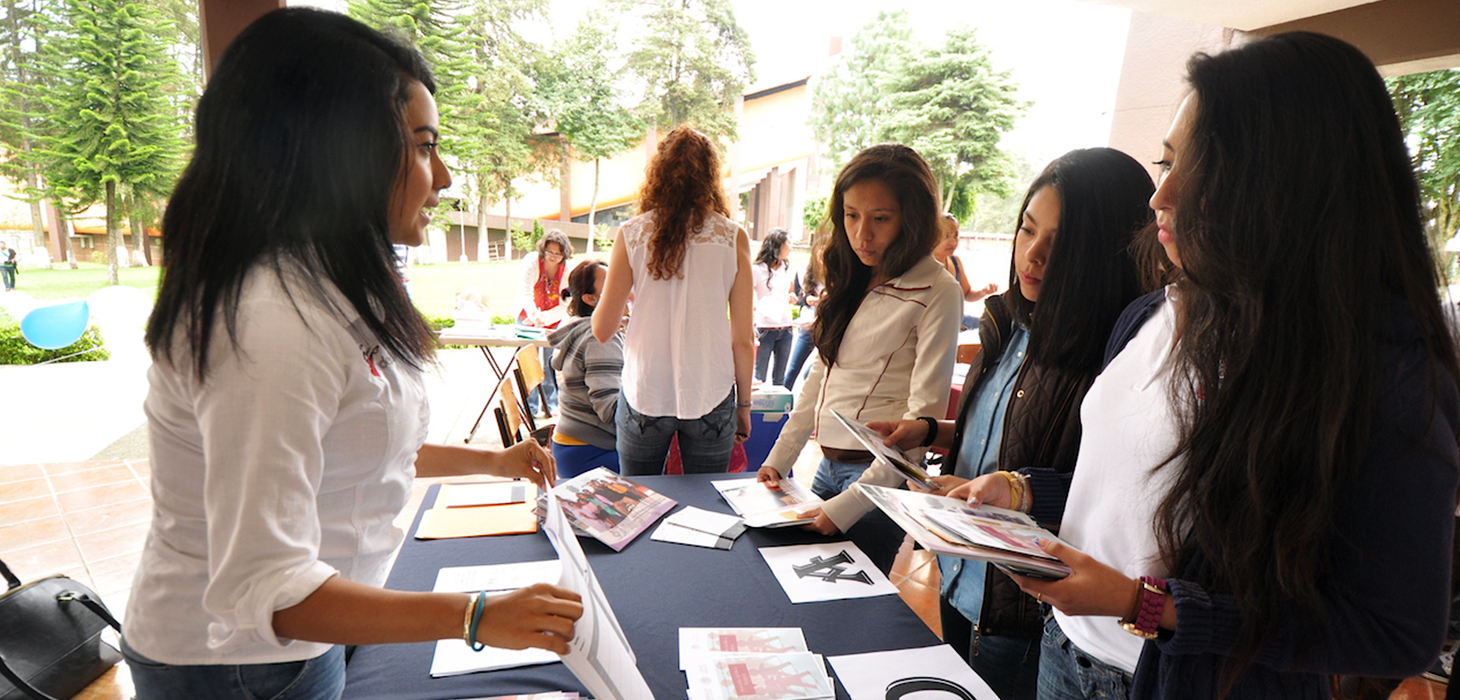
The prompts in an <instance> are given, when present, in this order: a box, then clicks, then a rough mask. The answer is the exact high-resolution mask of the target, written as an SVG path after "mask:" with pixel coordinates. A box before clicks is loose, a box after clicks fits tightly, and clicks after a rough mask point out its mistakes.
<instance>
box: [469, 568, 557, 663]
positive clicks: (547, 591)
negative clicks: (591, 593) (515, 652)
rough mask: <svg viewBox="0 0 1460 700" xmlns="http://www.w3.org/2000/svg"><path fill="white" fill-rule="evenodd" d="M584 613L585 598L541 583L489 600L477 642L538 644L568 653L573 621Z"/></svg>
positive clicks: (504, 646)
mask: <svg viewBox="0 0 1460 700" xmlns="http://www.w3.org/2000/svg"><path fill="white" fill-rule="evenodd" d="M582 616H583V598H582V597H581V596H579V595H578V594H577V593H574V592H573V591H570V590H568V589H566V588H560V587H558V586H553V585H550V584H546V583H537V584H533V585H531V586H528V587H526V588H519V589H517V590H515V591H512V592H511V593H507V594H505V595H499V596H492V597H489V598H487V599H486V602H485V607H484V608H483V612H482V621H481V624H480V625H479V626H478V629H477V641H479V642H481V643H483V644H486V645H487V646H493V647H497V648H499V649H526V648H528V647H536V648H538V649H547V650H548V651H551V652H553V653H555V654H566V653H568V642H569V641H570V640H572V639H573V621H574V620H577V619H578V618H580V617H582Z"/></svg>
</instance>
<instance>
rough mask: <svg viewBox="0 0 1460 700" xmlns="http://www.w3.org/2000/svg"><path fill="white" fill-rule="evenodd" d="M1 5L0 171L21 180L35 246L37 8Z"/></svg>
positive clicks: (14, 1)
mask: <svg viewBox="0 0 1460 700" xmlns="http://www.w3.org/2000/svg"><path fill="white" fill-rule="evenodd" d="M4 9H5V17H4V19H3V20H0V144H3V146H4V151H3V154H0V175H3V176H4V177H6V178H8V179H10V180H11V181H14V182H23V183H25V185H24V190H23V192H24V197H25V199H26V201H27V202H28V203H29V204H30V218H31V234H32V235H33V236H34V239H35V242H36V243H37V244H44V242H45V232H44V229H43V228H42V227H43V223H42V214H41V199H40V197H39V196H37V194H36V193H37V192H39V190H40V175H39V173H38V172H37V170H36V165H35V163H34V160H33V158H31V157H30V156H31V152H32V151H33V150H34V149H35V140H34V138H33V137H32V133H31V128H32V121H33V120H34V119H35V115H36V108H37V106H38V105H37V100H36V97H35V96H36V95H37V94H39V93H40V92H41V90H42V86H41V84H40V80H41V78H40V76H38V75H37V74H36V72H35V70H34V69H33V68H32V64H33V63H34V62H35V51H36V46H37V45H38V44H39V43H40V40H41V38H42V37H41V32H40V27H39V25H38V22H37V17H38V13H39V12H40V8H39V3H38V2H37V1H36V0H30V2H21V1H18V0H5V1H4ZM73 264H74V263H73Z"/></svg>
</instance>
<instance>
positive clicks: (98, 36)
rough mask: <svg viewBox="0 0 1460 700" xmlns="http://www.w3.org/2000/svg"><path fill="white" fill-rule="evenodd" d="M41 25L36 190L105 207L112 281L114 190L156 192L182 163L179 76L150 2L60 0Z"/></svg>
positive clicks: (76, 206)
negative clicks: (42, 111)
mask: <svg viewBox="0 0 1460 700" xmlns="http://www.w3.org/2000/svg"><path fill="white" fill-rule="evenodd" d="M58 18H59V21H57V22H55V23H54V24H52V25H51V26H48V27H47V32H46V33H47V37H48V40H49V41H48V43H46V44H45V45H44V46H42V47H41V51H40V55H39V61H38V63H37V70H39V71H43V72H44V73H45V74H46V75H47V76H48V77H49V78H50V79H51V80H54V81H55V85H54V88H53V89H52V90H51V91H49V92H47V93H46V94H45V95H42V96H41V98H42V102H43V104H44V106H45V108H46V110H47V112H48V114H47V115H46V118H45V119H44V121H43V122H41V123H40V124H38V125H37V126H36V135H37V140H38V141H39V143H40V147H39V148H38V149H37V150H36V151H35V152H34V156H35V159H36V163H37V164H38V165H39V166H40V170H41V173H42V175H43V178H44V183H43V189H44V191H45V192H46V193H47V194H48V195H49V196H51V197H53V198H54V199H56V200H57V201H60V202H64V203H65V205H66V207H67V208H68V209H70V210H71V211H79V210H81V209H84V208H86V207H87V206H90V205H92V204H96V203H98V202H100V203H103V204H104V205H105V206H106V230H107V281H108V283H110V284H116V283H117V264H118V261H117V254H116V249H117V247H118V246H119V245H120V244H121V232H120V228H119V225H118V215H120V214H121V213H122V209H123V207H122V202H121V200H120V197H121V192H125V191H127V190H129V189H130V190H131V191H133V192H135V193H137V194H139V195H148V196H150V195H157V196H161V195H164V194H166V193H168V192H170V191H171V189H172V185H173V182H174V181H175V179H176V176H177V173H178V171H179V169H180V166H181V154H182V152H183V149H184V144H183V141H182V139H181V137H180V134H181V133H182V130H183V127H182V124H181V123H180V122H181V120H180V119H179V118H178V113H177V111H176V108H175V105H174V103H173V102H172V101H171V100H170V99H169V96H173V95H177V94H178V93H179V92H182V91H184V90H185V87H184V86H185V85H186V82H187V81H186V78H184V77H183V76H182V74H181V73H180V71H178V68H177V64H176V62H175V61H174V60H173V58H172V56H171V55H170V54H169V53H168V50H167V48H168V47H167V46H166V43H165V39H166V38H167V37H170V36H172V35H173V32H172V30H171V27H170V25H169V24H168V23H167V22H166V21H164V20H162V19H160V18H159V17H158V15H157V13H156V11H155V10H154V9H153V8H151V7H150V6H149V5H146V4H143V3H140V2H128V1H127V0H69V1H67V2H63V3H61V4H60V5H59V6H58Z"/></svg>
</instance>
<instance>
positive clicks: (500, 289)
mask: <svg viewBox="0 0 1460 700" xmlns="http://www.w3.org/2000/svg"><path fill="white" fill-rule="evenodd" d="M798 253H800V251H798ZM599 255H601V256H602V257H607V254H606V253H604V254H599ZM806 258H807V255H806V254H804V253H800V254H796V255H792V256H791V266H792V269H794V270H797V271H800V270H802V269H805V266H806ZM583 259H584V258H583V256H582V255H576V256H574V257H573V260H571V261H569V264H570V265H576V264H577V263H578V262H579V261H581V260H583ZM521 265H522V261H521V260H510V261H504V262H486V263H479V262H466V263H463V262H454V263H435V264H431V265H413V266H412V267H411V269H410V278H411V299H412V300H413V301H415V303H416V308H418V309H420V310H421V313H424V314H426V315H427V316H441V317H446V318H450V317H451V314H452V311H453V310H455V308H456V295H457V294H458V293H460V292H463V291H465V290H467V289H472V288H475V289H476V290H477V291H479V292H480V293H481V294H482V296H483V298H484V299H485V300H486V302H487V306H488V307H490V308H491V309H492V313H493V314H496V315H499V316H510V315H511V314H512V312H513V310H514V309H513V302H514V301H515V300H516V298H517V285H518V284H519V280H520V277H519V275H520V274H521V269H522V268H521ZM160 274H161V268H158V267H132V268H122V269H121V270H120V275H121V281H122V284H125V285H128V286H132V287H137V288H139V289H141V290H143V291H145V292H147V293H148V294H149V295H155V294H156V292H157V282H158V277H159V275H160ZM105 286H106V266H105V265H98V264H96V263H80V267H79V269H76V270H70V269H66V268H55V269H51V270H37V269H33V268H26V267H22V268H21V273H20V277H19V279H18V285H17V287H18V288H19V289H20V290H22V291H24V292H26V293H28V294H30V295H31V296H33V297H35V298H37V299H85V298H86V297H87V295H89V294H91V293H92V292H94V291H96V290H98V289H101V288H102V287H105ZM3 315H4V312H0V316H3Z"/></svg>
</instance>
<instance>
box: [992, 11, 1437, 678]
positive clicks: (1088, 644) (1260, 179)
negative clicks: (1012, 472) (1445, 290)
mask: <svg viewBox="0 0 1460 700" xmlns="http://www.w3.org/2000/svg"><path fill="white" fill-rule="evenodd" d="M1187 69H1188V82H1189V84H1190V86H1191V92H1190V94H1189V95H1188V97H1187V98H1186V100H1185V102H1183V103H1182V105H1181V107H1180V109H1179V110H1178V112H1177V115H1176V118H1175V120H1174V123H1173V124H1172V127H1171V130H1170V132H1169V134H1168V135H1167V138H1166V142H1165V144H1164V146H1165V149H1164V157H1163V159H1162V161H1161V163H1160V165H1161V167H1162V170H1163V173H1164V175H1163V179H1162V182H1161V184H1160V186H1159V187H1158V188H1157V190H1156V194H1155V195H1154V196H1153V197H1152V198H1151V208H1152V209H1154V210H1155V212H1156V221H1157V228H1158V231H1157V233H1156V239H1157V240H1158V241H1159V242H1160V244H1161V245H1162V246H1163V247H1164V248H1165V249H1166V252H1167V255H1168V256H1169V258H1170V260H1171V261H1172V263H1173V264H1174V265H1175V267H1176V270H1175V277H1176V279H1175V281H1174V282H1173V283H1172V284H1171V286H1169V287H1168V288H1167V289H1166V290H1165V291H1164V292H1158V293H1157V294H1156V295H1153V296H1151V297H1147V298H1144V299H1142V300H1141V301H1139V302H1137V303H1136V304H1135V305H1133V306H1132V307H1131V309H1129V310H1128V312H1127V314H1126V316H1125V317H1123V319H1122V322H1121V323H1120V324H1119V325H1118V327H1117V329H1116V334H1115V337H1114V338H1112V342H1111V348H1112V352H1111V353H1109V355H1110V360H1109V364H1108V365H1107V366H1106V368H1105V370H1104V372H1103V373H1102V375H1101V377H1100V378H1099V379H1098V380H1096V382H1095V385H1094V386H1093V387H1092V388H1091V389H1090V392H1089V394H1088V395H1087V397H1086V399H1085V401H1084V403H1083V405H1082V409H1081V417H1082V421H1083V423H1084V440H1083V441H1082V443H1081V447H1080V455H1079V457H1078V459H1077V466H1076V469H1075V472H1074V475H1073V478H1072V480H1066V482H1065V483H1063V484H1062V483H1061V481H1060V480H1059V479H1057V478H1051V477H1050V476H1049V475H1045V474H1040V473H1038V472H1037V470H1028V471H1027V472H1026V478H1025V479H1016V480H1013V481H1012V482H1011V481H1010V480H1008V479H1004V478H994V479H988V478H987V477H985V479H984V481H982V482H971V483H970V485H969V487H968V489H967V491H968V492H969V493H970V494H971V495H972V496H974V497H976V498H978V499H979V500H983V501H984V502H988V503H992V504H994V505H998V504H1000V503H1003V502H1007V501H1009V500H1011V493H1014V492H1019V491H1021V490H1022V491H1025V493H1020V494H1018V495H1020V496H1022V497H1032V498H1033V501H1034V505H1035V507H1034V510H1035V511H1036V512H1047V511H1048V509H1049V508H1050V507H1051V506H1055V507H1056V508H1055V510H1056V512H1058V511H1060V510H1062V511H1063V512H1062V517H1061V518H1059V519H1060V521H1061V530H1060V537H1061V539H1062V540H1063V542H1053V541H1051V542H1046V543H1045V547H1046V551H1048V552H1049V553H1050V554H1052V555H1054V556H1056V557H1058V558H1060V559H1061V560H1063V561H1065V562H1066V563H1068V564H1069V565H1070V566H1071V567H1073V568H1074V573H1073V574H1072V575H1070V576H1069V577H1068V578H1066V579H1063V580H1060V581H1035V580H1032V579H1020V583H1021V586H1022V587H1023V588H1024V589H1025V590H1026V591H1027V592H1029V593H1031V594H1034V595H1036V596H1037V597H1039V598H1041V599H1042V600H1043V601H1044V602H1047V603H1049V604H1051V605H1052V606H1053V607H1054V608H1055V614H1054V615H1053V616H1052V620H1051V622H1050V623H1049V624H1048V625H1047V627H1046V634H1045V640H1044V649H1043V651H1044V653H1043V656H1042V657H1041V668H1040V696H1041V697H1048V698H1064V697H1084V696H1087V695H1089V694H1092V689H1094V688H1102V689H1104V690H1105V691H1106V692H1113V693H1117V694H1119V693H1122V692H1125V691H1127V690H1128V692H1129V695H1130V697H1132V698H1212V697H1225V698H1269V697H1270V698H1278V697H1281V698H1295V697H1304V698H1306V697H1316V698H1321V697H1327V696H1328V694H1329V686H1328V682H1329V681H1328V678H1329V676H1330V675H1332V674H1352V675H1363V676H1374V677H1395V678H1398V677H1406V676H1412V675H1416V674H1418V673H1419V672H1421V671H1423V670H1425V668H1427V667H1428V665H1429V664H1430V663H1431V662H1432V661H1433V660H1434V658H1435V655H1436V653H1437V651H1438V650H1439V647H1440V643H1441V640H1442V638H1443V636H1444V633H1445V622H1446V618H1447V611H1448V609H1449V602H1450V586H1449V584H1450V582H1449V571H1450V567H1449V566H1447V565H1446V563H1447V562H1448V561H1449V559H1450V556H1451V547H1452V542H1453V539H1452V538H1453V529H1454V522H1455V520H1454V513H1455V496H1456V487H1457V483H1460V459H1457V447H1456V445H1457V440H1456V436H1457V431H1460V397H1457V390H1456V384H1455V377H1456V376H1457V370H1456V356H1455V343H1454V340H1453V339H1452V337H1451V335H1450V332H1449V330H1448V328H1447V325H1446V322H1445V320H1444V318H1443V316H1442V311H1441V308H1440V302H1439V299H1438V297H1437V294H1436V291H1435V290H1436V289H1437V288H1438V287H1439V280H1438V277H1437V274H1436V266H1435V265H1434V262H1433V258H1432V254H1431V251H1430V249H1429V245H1428V242H1427V239H1426V236H1425V232H1424V226H1423V223H1422V221H1421V217H1420V198H1419V192H1418V187H1417V185H1416V183H1415V178H1414V174H1413V171H1412V170H1411V166H1410V160H1409V156H1408V153H1407V152H1406V149H1405V145H1404V139H1403V136H1402V134H1401V132H1400V128H1399V122H1398V120H1397V118H1396V117H1395V114H1394V109H1393V107H1392V105H1391V103H1390V101H1389V97H1388V94H1387V92H1386V90H1385V87H1384V83H1383V80H1382V79H1381V78H1380V77H1379V74H1378V72H1377V71H1376V70H1375V69H1374V67H1373V65H1372V64H1371V63H1370V62H1369V61H1368V59H1367V58H1365V57H1364V55H1363V54H1362V53H1360V52H1359V51H1358V50H1357V49H1355V48H1354V47H1352V46H1350V45H1348V44H1346V43H1344V42H1342V41H1339V40H1337V39H1333V38H1331V37H1326V36H1321V35H1316V34H1306V33H1294V34H1283V35H1278V36H1274V37H1271V38H1267V39H1263V40H1260V41H1255V42H1252V43H1250V44H1246V45H1244V46H1242V47H1239V48H1236V49H1233V50H1231V51H1227V52H1225V53H1222V54H1218V55H1215V56H1207V55H1200V54H1199V55H1197V56H1195V57H1194V58H1192V59H1191V61H1190V62H1189V63H1188V66H1187ZM1066 496H1067V498H1068V500H1067V501H1064V500H1063V499H1064V498H1065V497H1066ZM1061 504H1063V508H1058V506H1059V505H1061ZM1041 506H1043V508H1041ZM1131 671H1133V674H1131V673H1130V672H1131Z"/></svg>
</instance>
